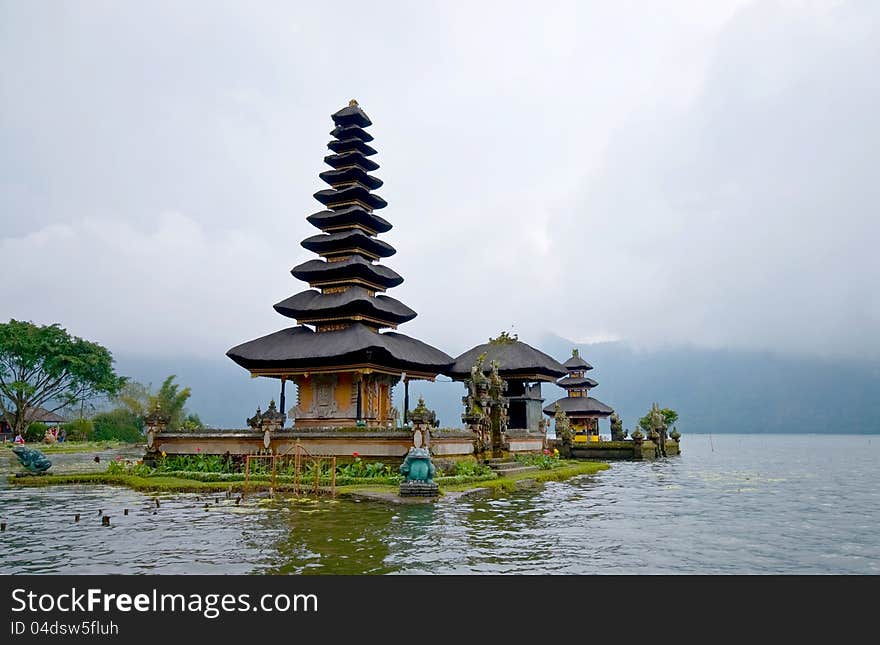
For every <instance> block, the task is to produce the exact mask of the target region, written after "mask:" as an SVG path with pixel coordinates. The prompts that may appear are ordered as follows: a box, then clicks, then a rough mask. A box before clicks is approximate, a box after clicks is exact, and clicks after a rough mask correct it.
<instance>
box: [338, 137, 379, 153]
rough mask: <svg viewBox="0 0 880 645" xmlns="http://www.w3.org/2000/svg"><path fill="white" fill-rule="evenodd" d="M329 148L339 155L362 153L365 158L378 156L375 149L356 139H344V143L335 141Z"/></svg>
mask: <svg viewBox="0 0 880 645" xmlns="http://www.w3.org/2000/svg"><path fill="white" fill-rule="evenodd" d="M327 147H328V148H330V149H331V150H332V151H333V152H336V153H338V154H342V153H344V152H360V153H361V154H362V155H364V156H365V157H372V156H373V155H374V154H376V149H375V148H373V147H371V146H368V145H367V144H366V143H364V142H363V141H361V140H360V139H357V138H355V137H352V138H351V139H344V140H342V141H339V140H338V139H334V140H333V141H331V142H330V143H328V144H327Z"/></svg>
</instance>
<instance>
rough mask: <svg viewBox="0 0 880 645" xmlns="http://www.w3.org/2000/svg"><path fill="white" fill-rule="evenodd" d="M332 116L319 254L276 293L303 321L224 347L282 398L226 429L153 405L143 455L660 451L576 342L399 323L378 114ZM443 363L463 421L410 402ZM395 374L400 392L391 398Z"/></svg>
mask: <svg viewBox="0 0 880 645" xmlns="http://www.w3.org/2000/svg"><path fill="white" fill-rule="evenodd" d="M331 119H332V122H333V128H332V130H331V132H330V135H331V137H332V139H331V141H330V142H329V143H328V144H327V147H328V149H329V154H328V155H327V156H325V157H324V162H325V163H326V164H327V166H328V167H329V168H328V169H327V170H324V171H323V172H321V173H320V174H319V175H318V176H319V177H320V179H321V180H322V181H324V182H325V183H326V184H327V185H328V188H325V189H323V190H319V191H318V192H316V193H315V194H314V197H315V199H316V200H317V201H318V202H319V203H320V204H321V205H322V209H321V210H319V211H317V212H315V213H313V214H311V215H308V216H307V217H306V218H305V219H306V221H308V223H309V224H311V225H312V226H314V227H315V228H316V229H317V230H318V232H317V233H316V234H315V235H311V236H309V237H306V238H305V239H304V240H302V242H301V245H302V247H304V248H305V249H307V250H308V251H310V252H312V253H314V254H315V255H316V257H314V258H312V259H308V260H306V261H305V262H302V263H301V264H298V265H297V266H295V267H293V269H292V270H291V274H292V275H293V277H294V278H296V279H297V280H300V281H302V282H303V283H305V285H307V287H308V288H305V289H302V290H299V291H297V293H295V294H293V295H291V296H289V297H287V298H285V299H283V300H281V301H280V302H278V303H276V304H275V305H274V309H275V311H276V312H277V313H279V314H280V315H281V316H284V317H286V318H290V319H292V320H293V321H294V323H295V324H293V325H291V326H287V327H284V328H283V329H280V330H279V331H276V332H273V333H270V334H268V335H265V336H261V337H259V338H255V339H253V340H248V341H246V342H243V343H241V344H238V345H236V346H234V347H232V348H231V349H230V350H229V351H228V352H227V356H228V357H229V358H230V359H231V360H233V361H234V362H235V363H236V364H238V365H239V366H241V367H242V368H243V369H244V370H246V371H247V372H248V374H249V375H250V376H251V377H252V378H266V379H273V380H275V381H277V384H278V386H277V387H278V390H277V391H278V397H277V402H276V400H275V399H273V400H271V401H268V402H264V405H265V408H264V407H263V406H260V407H258V408H257V409H256V412H255V413H253V414H252V415H250V416H248V415H247V414H244V413H243V414H242V419H243V421H244V420H246V426H247V427H242V428H237V429H223V430H217V429H202V430H197V431H187V432H182V431H174V432H171V431H168V430H167V428H166V424H165V421H164V418H163V414H162V411H161V410H153V411H152V412H151V414H150V415H149V416H148V417H147V445H148V448H147V459H148V460H150V459H155V458H156V456H157V455H159V454H162V455H193V454H202V455H212V454H214V455H239V456H240V455H256V454H264V455H265V454H270V455H289V454H292V452H293V451H302V452H303V453H304V454H308V455H320V456H328V457H333V458H336V457H339V458H343V459H347V458H350V457H351V456H352V455H356V456H357V457H358V458H359V459H364V460H370V459H375V460H378V459H384V460H386V461H387V460H389V459H390V460H392V461H394V460H397V461H396V463H401V464H403V465H402V467H403V468H404V469H405V470H406V471H407V473H410V472H418V473H431V472H433V470H432V469H433V466H431V467H430V468H429V467H428V466H423V465H422V464H421V460H424V459H427V460H428V461H430V460H431V459H433V458H435V457H436V458H443V459H447V460H449V459H451V460H456V459H469V460H476V461H478V462H484V463H490V462H491V463H493V464H496V465H497V464H498V463H499V462H508V461H512V460H514V459H515V458H516V456H517V455H519V454H535V455H541V454H547V453H552V452H553V451H554V450H555V451H557V452H561V453H563V454H564V455H565V456H566V457H573V458H585V459H593V458H631V459H642V458H651V457H652V456H654V455H655V452H654V451H652V450H649V449H648V447H646V446H645V444H650V445H651V446H653V445H654V443H656V442H654V439H653V438H652V437H648V438H644V437H640V436H639V435H638V433H636V435H635V436H634V437H632V438H629V439H627V438H626V437H625V436H624V435H623V434H621V431H620V429H619V428H618V426H619V418H617V417H616V415H614V410H613V409H612V408H611V407H610V406H608V405H606V404H604V403H602V402H601V401H598V400H596V399H594V398H592V397H591V396H589V392H590V389H591V388H594V387H596V385H598V383H597V382H596V381H594V380H592V379H591V378H589V377H587V376H586V372H587V371H588V370H590V369H592V366H590V365H589V364H588V363H587V362H586V361H585V360H584V359H583V358H581V357H580V356H579V355H578V352H577V350H574V352H573V354H572V356H571V357H570V358H568V359H567V360H566V361H565V363H559V362H558V361H557V360H556V359H554V358H553V357H551V356H549V355H547V354H545V353H543V352H541V351H539V350H537V349H535V348H534V347H532V346H530V345H528V344H527V343H525V342H523V341H521V340H519V338H518V337H517V336H515V335H510V334H508V333H507V332H502V333H501V334H500V335H499V336H498V337H496V338H492V339H489V341H488V342H486V343H483V344H481V345H477V346H475V347H473V348H472V349H470V350H468V351H466V352H464V353H463V354H461V355H460V356H458V357H457V358H452V357H451V356H449V355H448V354H447V353H445V352H444V351H442V350H441V349H438V348H436V347H434V346H432V345H430V344H428V343H426V342H424V341H422V340H418V339H416V338H413V337H411V336H407V335H405V334H402V333H400V332H399V331H397V329H398V327H399V326H401V325H403V324H405V323H406V322H408V321H410V320H412V319H413V318H415V317H416V315H417V314H416V312H415V311H413V310H412V309H411V308H410V307H408V306H407V305H406V304H404V303H403V302H401V301H400V300H397V299H396V298H394V297H392V296H391V295H388V292H389V291H390V290H391V289H393V288H394V287H396V286H398V285H400V284H401V283H402V282H403V280H404V278H403V277H402V276H401V275H400V274H398V273H397V272H396V271H394V269H392V268H391V267H390V266H388V265H387V264H385V262H386V260H387V259H388V258H390V257H392V256H393V255H394V254H395V253H396V250H395V249H394V248H393V247H392V246H391V245H389V244H388V243H387V242H385V241H383V240H382V239H381V236H382V234H383V233H387V232H388V231H389V230H391V228H392V224H391V222H389V221H388V220H386V219H385V218H383V217H382V216H380V215H379V214H378V213H377V211H381V210H383V209H384V208H385V207H386V206H387V205H388V203H387V202H386V201H385V200H384V199H383V198H382V197H380V196H379V195H378V194H376V193H375V192H374V191H376V190H378V189H379V188H381V186H382V184H383V182H382V180H381V179H379V178H378V177H376V176H375V175H374V174H373V173H374V172H375V171H376V170H377V169H378V168H379V164H377V163H376V162H375V161H373V160H372V157H373V156H374V155H376V152H377V151H376V150H375V148H373V147H372V145H371V144H372V142H373V136H372V135H371V134H370V133H369V132H367V129H368V128H369V127H370V126H371V125H372V121H371V120H370V118H369V117H368V116H367V114H366V112H364V110H363V109H362V108H361V106H360V105H358V103H357V101H354V100H352V101H351V102H350V103H349V104H348V105H347V106H346V107H343V108H342V109H340V110H338V111H337V112H335V113H334V114H332V115H331ZM305 285H304V286H305ZM438 375H444V376H448V377H450V378H452V379H453V380H455V381H459V382H461V383H462V384H463V385H464V389H465V396H464V397H463V398H462V404H463V405H462V414H461V420H462V427H458V428H439V427H438V426H439V424H438V423H437V419H436V415H435V414H434V412H433V411H432V410H431V409H430V407H429V406H428V405H427V404H426V402H425V401H423V400H422V401H419V404H418V405H417V406H415V407H414V408H413V407H412V406H411V402H410V397H409V384H410V382H411V381H413V380H422V381H433V380H435V379H436V377H437V376H438ZM545 383H551V384H552V383H555V384H557V385H559V386H560V387H562V388H564V389H565V390H566V391H567V396H565V397H563V398H561V399H559V400H557V401H555V402H553V403H550V404H549V405H546V406H545V405H544V404H545V399H544V398H543V394H542V389H541V386H542V384H545ZM398 384H400V385H401V389H402V391H403V392H402V396H401V397H400V398H401V399H402V400H401V401H399V402H395V400H394V395H393V394H394V389H395V386H397V385H398ZM288 386H289V387H288ZM398 405H399V406H400V408H398ZM609 417H611V424H612V435H613V436H612V437H611V439H612V440H611V441H609V440H603V439H600V434H599V420H600V419H606V418H609ZM553 422H555V427H556V428H555V429H556V436H555V437H554V436H553V434H552V429H553ZM548 430H551V432H550V433H548ZM665 438H666V437H665V436H664V439H665ZM652 442H654V443H652ZM673 444H674V447H673ZM414 450H415V451H417V452H415V453H414V452H413V451H414ZM676 452H677V442H674V441H669V442H667V443H666V444H665V445H664V450H663V454H676ZM425 477H427V478H428V479H430V476H429V475H425Z"/></svg>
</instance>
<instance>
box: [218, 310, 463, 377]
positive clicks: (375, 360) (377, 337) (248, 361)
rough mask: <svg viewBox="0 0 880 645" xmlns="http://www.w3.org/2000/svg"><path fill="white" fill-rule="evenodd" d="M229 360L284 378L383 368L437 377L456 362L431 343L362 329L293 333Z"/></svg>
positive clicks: (244, 348)
mask: <svg viewBox="0 0 880 645" xmlns="http://www.w3.org/2000/svg"><path fill="white" fill-rule="evenodd" d="M226 355H227V356H229V358H231V359H232V360H233V361H235V362H236V363H238V364H239V365H241V366H242V367H244V368H246V369H249V370H256V371H258V372H259V371H261V370H264V371H267V372H268V371H276V370H277V371H278V372H281V373H284V372H298V373H302V372H305V371H310V370H316V371H321V370H322V369H327V368H330V367H349V366H361V365H363V366H370V365H378V366H382V367H383V368H391V369H394V370H399V371H401V372H412V373H421V374H429V375H432V376H434V375H437V374H441V373H443V372H444V371H445V370H446V369H447V368H448V367H449V366H450V365H451V364H452V357H451V356H449V355H448V354H446V353H445V352H442V351H440V350H439V349H436V348H434V347H431V346H430V345H428V344H427V343H423V342H422V341H420V340H416V339H415V338H410V337H409V336H404V335H403V334H398V333H396V332H384V333H378V332H376V331H374V330H372V329H370V328H369V327H367V326H366V325H363V324H360V323H354V324H352V325H351V326H349V327H346V328H345V329H340V330H336V331H325V332H314V331H312V330H311V329H309V328H308V327H302V326H298V327H288V328H287V329H282V330H281V331H277V332H275V333H272V334H269V335H267V336H262V337H260V338H257V339H255V340H251V341H248V342H246V343H242V344H241V345H238V346H236V347H233V348H232V349H230V350H229V351H228V352H226ZM269 375H272V374H269Z"/></svg>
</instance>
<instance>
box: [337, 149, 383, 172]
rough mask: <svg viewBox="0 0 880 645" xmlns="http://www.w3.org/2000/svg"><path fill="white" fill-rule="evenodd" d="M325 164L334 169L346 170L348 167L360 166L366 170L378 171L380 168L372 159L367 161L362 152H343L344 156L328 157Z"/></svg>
mask: <svg viewBox="0 0 880 645" xmlns="http://www.w3.org/2000/svg"><path fill="white" fill-rule="evenodd" d="M324 163H325V164H327V165H328V166H332V167H333V168H346V167H348V166H360V167H361V168H363V169H364V170H367V171H369V170H376V169H377V168H378V167H379V164H377V163H376V162H375V161H373V160H372V159H367V158H366V157H365V156H364V155H362V154H361V153H360V152H343V153H342V154H333V155H327V156H326V157H324Z"/></svg>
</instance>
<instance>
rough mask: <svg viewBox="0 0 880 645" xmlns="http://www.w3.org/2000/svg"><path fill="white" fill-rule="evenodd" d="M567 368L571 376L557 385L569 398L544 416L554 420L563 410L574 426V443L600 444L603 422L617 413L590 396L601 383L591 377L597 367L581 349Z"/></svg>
mask: <svg viewBox="0 0 880 645" xmlns="http://www.w3.org/2000/svg"><path fill="white" fill-rule="evenodd" d="M563 366H564V367H565V369H566V371H567V372H568V374H567V375H566V376H564V377H562V378H560V379H559V380H558V381H556V385H558V386H559V387H561V388H563V389H565V390H566V396H564V397H563V398H561V399H558V400H556V401H554V402H553V403H551V404H550V405H548V406H547V407H545V408H544V414H546V415H548V416H550V418H554V417H555V416H556V409H557V408H556V406H559V409H560V410H561V411H563V412H565V414H566V416H567V417H568V419H569V421H570V422H571V428H572V434H573V436H572V441H573V442H574V443H587V442H597V441H599V419H604V418H606V417H609V416H611V415H612V414H613V413H614V410H613V409H612V408H611V407H609V406H608V405H606V404H604V403H602V401H599V400H598V399H594V398H593V397H591V396H590V390H591V389H592V388H594V387H596V386H597V385H599V383H597V382H596V381H594V380H593V379H591V378H589V377H588V376H587V372H588V371H589V370H591V369H593V366H592V365H590V364H589V363H588V362H587V361H585V360H584V359H583V358H581V356H580V354H579V352H578V350H577V349H573V350H572V351H571V357H570V358H569V359H568V360H566V361H565V362H564V363H563Z"/></svg>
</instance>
